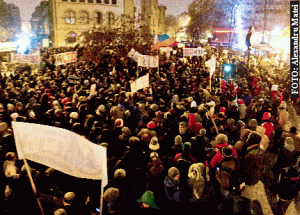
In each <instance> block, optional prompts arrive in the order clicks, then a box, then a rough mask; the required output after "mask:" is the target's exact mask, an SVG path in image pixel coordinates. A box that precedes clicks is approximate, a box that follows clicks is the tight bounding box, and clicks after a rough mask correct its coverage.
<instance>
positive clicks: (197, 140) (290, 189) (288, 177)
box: [0, 49, 300, 215]
mask: <svg viewBox="0 0 300 215" xmlns="http://www.w3.org/2000/svg"><path fill="white" fill-rule="evenodd" d="M47 53H50V52H47ZM212 55H214V56H216V58H217V67H216V71H215V73H214V74H213V76H212V77H211V84H210V73H209V68H207V67H206V66H205V62H206V61H207V60H208V59H210V58H211V57H212ZM44 56H45V57H44V59H43V63H42V64H41V65H42V66H41V68H40V69H39V70H38V71H37V72H35V73H33V72H32V71H31V68H30V66H28V65H27V66H25V67H20V68H18V69H17V70H16V71H15V73H14V74H15V75H11V76H9V77H6V76H2V77H0V84H1V88H0V120H1V123H0V137H1V162H2V163H3V169H2V171H1V176H0V177H1V180H0V183H1V188H2V195H1V200H0V210H1V214H12V215H15V214H21V213H22V214H23V213H26V214H29V213H30V214H41V210H40V207H39V205H38V203H37V200H36V199H37V198H38V199H39V200H40V201H41V205H42V207H43V211H44V214H49V215H51V214H54V215H62V214H67V215H72V214H76V215H79V214H80V215H85V214H96V213H99V211H100V210H101V208H99V205H100V187H101V181H93V180H87V179H79V178H74V177H71V176H69V175H66V174H63V173H61V172H59V171H57V170H55V169H53V168H50V167H46V166H43V165H41V164H38V163H34V162H31V161H28V163H29V166H30V171H31V174H32V176H33V179H34V182H35V185H36V188H37V190H38V194H35V193H34V192H33V190H32V187H31V184H30V181H29V179H28V174H27V171H26V168H25V166H24V162H23V161H22V160H18V153H17V150H16V146H15V142H14V137H13V131H12V126H11V125H12V121H19V122H29V123H37V124H43V125H49V126H55V127H59V128H63V129H68V130H71V131H73V132H75V133H77V134H78V135H82V136H84V137H85V138H87V139H88V140H89V141H90V142H92V143H93V144H97V145H100V146H102V147H106V148H107V163H108V165H107V168H108V179H109V182H108V185H107V186H106V187H105V190H104V195H103V209H102V211H101V212H102V214H103V215H107V214H154V213H156V214H160V213H161V214H163V213H170V214H182V213H184V214H186V213H194V212H197V213H201V214H223V213H224V214H243V215H244V214H253V206H252V205H253V201H252V200H253V192H254V189H255V188H254V187H255V185H256V184H257V183H258V182H259V181H260V180H261V178H260V175H261V171H262V169H263V168H264V167H266V165H267V164H269V163H270V162H268V161H265V160H264V159H265V158H266V156H265V155H266V154H267V153H269V154H274V155H275V156H276V157H277V160H276V162H275V163H274V165H272V167H271V168H272V172H273V173H274V177H273V181H272V183H271V186H270V190H271V191H272V192H274V193H277V195H278V197H279V200H278V203H277V207H276V208H275V209H274V213H275V214H277V215H283V214H285V212H286V210H287V208H288V206H289V204H290V203H291V202H292V200H293V199H294V198H296V197H297V195H298V192H299V190H300V180H299V168H298V163H297V161H298V157H299V152H300V148H299V147H300V145H299V143H300V142H299V141H300V139H299V137H298V135H297V127H296V126H290V125H289V124H290V120H289V117H290V116H289V112H288V111H289V108H288V106H289V101H290V98H289V95H290V93H289V92H290V89H289V84H287V83H289V70H285V69H284V68H285V67H284V66H283V67H280V68H279V67H268V68H263V67H260V66H259V65H260V64H259V61H260V60H261V59H260V58H258V57H256V56H250V57H249V58H248V57H247V56H242V55H240V54H238V53H236V52H233V51H230V53H229V54H225V53H223V51H222V50H220V49H213V50H211V49H207V52H206V54H205V55H204V56H201V57H188V58H187V59H186V60H183V57H182V49H176V52H173V53H171V56H166V55H165V54H162V55H160V65H159V69H157V68H155V69H151V68H150V69H149V68H137V64H136V62H134V61H133V60H132V59H131V58H129V57H127V56H119V55H118V54H116V53H113V54H111V53H108V52H107V53H106V54H105V55H104V56H103V57H102V59H101V60H100V61H99V62H84V61H81V60H80V56H78V62H77V64H76V65H75V64H68V65H63V66H58V67H57V66H55V58H53V57H51V56H50V55H49V54H48V55H47V54H46V55H44ZM224 63H227V64H232V65H235V68H236V70H235V73H233V74H232V75H231V77H229V78H228V79H227V80H225V79H224V77H225V76H224V72H222V65H223V64H224ZM137 71H138V73H137ZM147 73H148V74H149V77H150V78H149V82H150V87H149V88H145V89H142V90H139V91H138V92H135V93H131V88H130V83H132V82H133V81H134V80H135V79H136V78H137V74H138V75H139V77H141V76H143V75H145V74H147ZM74 76H75V77H77V79H76V80H79V81H80V83H77V82H74ZM71 77H72V78H71ZM93 84H96V92H97V94H93V93H91V92H90V87H91V85H93ZM273 85H277V86H278V87H276V88H274V87H273ZM235 196H241V197H243V204H241V205H240V206H239V209H237V205H236V203H235V198H234V197H235Z"/></svg>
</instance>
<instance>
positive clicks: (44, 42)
mask: <svg viewBox="0 0 300 215" xmlns="http://www.w3.org/2000/svg"><path fill="white" fill-rule="evenodd" d="M43 47H46V48H48V47H49V39H48V38H44V39H43Z"/></svg>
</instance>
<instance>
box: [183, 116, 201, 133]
mask: <svg viewBox="0 0 300 215" xmlns="http://www.w3.org/2000/svg"><path fill="white" fill-rule="evenodd" d="M189 122H190V124H189V127H188V128H187V130H188V131H191V132H192V133H193V135H197V134H199V131H200V130H201V129H202V128H203V126H202V125H200V124H199V123H198V122H196V116H195V114H193V113H191V114H190V115H189Z"/></svg>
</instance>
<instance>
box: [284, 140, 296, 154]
mask: <svg viewBox="0 0 300 215" xmlns="http://www.w3.org/2000/svg"><path fill="white" fill-rule="evenodd" d="M284 148H286V149H287V150H289V151H290V152H293V151H294V150H295V146H294V140H293V138H291V137H286V138H285V140H284Z"/></svg>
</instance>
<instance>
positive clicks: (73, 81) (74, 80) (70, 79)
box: [68, 75, 80, 85]
mask: <svg viewBox="0 0 300 215" xmlns="http://www.w3.org/2000/svg"><path fill="white" fill-rule="evenodd" d="M68 82H69V84H76V85H80V77H77V76H76V75H70V76H69V77H68Z"/></svg>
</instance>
